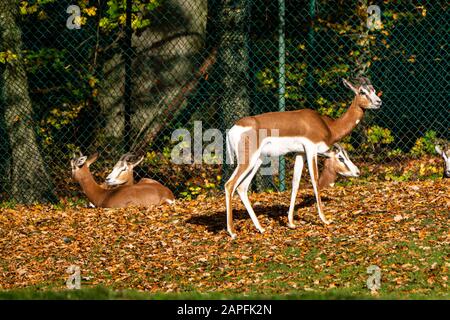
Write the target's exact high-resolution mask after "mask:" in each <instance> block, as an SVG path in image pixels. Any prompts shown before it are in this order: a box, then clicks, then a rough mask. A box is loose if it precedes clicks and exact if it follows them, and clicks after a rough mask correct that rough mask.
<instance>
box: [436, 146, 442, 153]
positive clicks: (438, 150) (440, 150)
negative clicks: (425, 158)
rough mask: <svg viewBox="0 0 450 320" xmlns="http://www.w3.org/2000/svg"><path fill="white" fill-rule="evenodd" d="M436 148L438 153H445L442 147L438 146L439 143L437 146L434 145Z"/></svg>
mask: <svg viewBox="0 0 450 320" xmlns="http://www.w3.org/2000/svg"><path fill="white" fill-rule="evenodd" d="M434 150H435V151H436V152H437V153H439V154H443V152H442V149H441V147H440V146H438V145H435V146H434Z"/></svg>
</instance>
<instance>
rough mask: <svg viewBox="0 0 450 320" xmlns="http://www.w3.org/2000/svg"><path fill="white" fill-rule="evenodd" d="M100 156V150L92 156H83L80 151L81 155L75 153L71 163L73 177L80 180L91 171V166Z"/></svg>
mask: <svg viewBox="0 0 450 320" xmlns="http://www.w3.org/2000/svg"><path fill="white" fill-rule="evenodd" d="M97 158H98V152H96V153H94V154H93V155H91V156H90V157H88V156H83V154H82V153H81V152H80V155H79V156H77V155H75V154H74V155H73V158H72V159H71V160H70V165H71V166H72V178H74V179H75V180H77V181H78V180H79V179H80V178H82V177H83V175H85V174H86V173H88V172H89V166H90V165H91V164H92V163H94V162H95V161H96V160H97Z"/></svg>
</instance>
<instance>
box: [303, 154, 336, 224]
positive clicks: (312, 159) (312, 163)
mask: <svg viewBox="0 0 450 320" xmlns="http://www.w3.org/2000/svg"><path fill="white" fill-rule="evenodd" d="M306 158H307V161H308V170H309V174H310V176H311V183H312V186H313V190H314V195H315V196H316V202H317V210H318V211H319V217H320V219H321V220H322V221H323V223H325V224H330V223H331V222H330V221H328V220H327V218H326V217H325V215H324V214H323V212H322V201H321V200H320V194H319V190H318V188H317V182H318V180H319V170H318V168H317V152H315V151H314V152H313V151H309V152H308V150H307V153H306Z"/></svg>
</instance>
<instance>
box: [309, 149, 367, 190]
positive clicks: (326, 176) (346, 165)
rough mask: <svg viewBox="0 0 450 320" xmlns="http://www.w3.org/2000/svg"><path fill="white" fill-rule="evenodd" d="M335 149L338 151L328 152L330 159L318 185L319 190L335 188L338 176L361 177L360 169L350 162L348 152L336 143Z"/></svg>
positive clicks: (326, 162)
mask: <svg viewBox="0 0 450 320" xmlns="http://www.w3.org/2000/svg"><path fill="white" fill-rule="evenodd" d="M333 147H334V148H336V150H331V151H330V152H328V158H327V159H326V160H325V162H324V164H323V169H322V172H321V173H320V177H319V182H318V184H317V187H318V188H319V190H323V189H325V188H328V187H333V186H334V183H335V181H336V179H337V175H338V174H340V175H341V176H344V177H359V169H358V167H357V166H356V165H355V164H354V163H353V162H352V160H350V158H349V156H348V154H347V151H346V150H345V149H344V148H343V147H342V146H341V145H340V144H338V143H335V144H334V146H333ZM334 148H333V149H334Z"/></svg>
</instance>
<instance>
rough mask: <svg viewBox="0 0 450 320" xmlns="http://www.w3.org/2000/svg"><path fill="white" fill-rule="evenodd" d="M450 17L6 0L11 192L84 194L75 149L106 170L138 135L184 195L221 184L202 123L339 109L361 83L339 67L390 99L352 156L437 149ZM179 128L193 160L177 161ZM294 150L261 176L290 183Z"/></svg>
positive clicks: (5, 115) (382, 157)
mask: <svg viewBox="0 0 450 320" xmlns="http://www.w3.org/2000/svg"><path fill="white" fill-rule="evenodd" d="M448 30H449V15H448V4H447V2H446V1H393V0H392V1H391V0H385V1H374V3H371V2H370V1H325V0H304V1H300V0H295V1H294V0H278V1H276V0H138V1H131V0H109V1H106V0H105V1H104V0H96V1H93V0H92V1H89V0H73V1H65V0H58V1H56V0H45V1H42V0H24V1H15V0H4V1H2V2H1V3H0V33H1V37H0V74H1V80H0V90H1V95H0V105H1V117H0V131H1V133H0V138H1V141H0V148H1V152H0V177H1V184H0V192H1V195H2V197H1V200H2V201H5V200H14V201H18V202H24V203H30V202H36V201H38V202H41V201H46V200H52V201H53V200H57V199H58V198H61V197H73V196H77V195H79V187H78V186H77V185H76V184H75V183H74V182H73V181H72V179H71V169H70V159H71V157H72V154H73V153H74V152H77V151H82V152H83V153H84V154H90V153H93V152H94V151H99V152H100V157H99V160H98V161H97V163H96V164H95V165H93V166H92V168H91V169H92V171H93V172H94V174H95V176H96V179H97V181H98V182H99V183H100V182H102V179H104V178H105V176H106V173H107V172H108V171H109V170H110V169H111V168H112V166H113V165H114V163H115V162H116V161H117V160H118V159H119V157H120V156H121V155H122V154H123V153H125V152H129V151H131V152H134V153H136V154H145V161H144V162H143V163H142V164H141V165H140V166H139V168H136V174H137V175H138V176H139V177H143V176H146V177H151V178H154V179H156V180H158V181H160V182H162V183H163V184H165V185H166V186H168V187H169V188H170V189H172V190H173V191H174V192H175V193H176V194H177V195H178V196H180V197H191V196H195V195H196V194H198V193H202V192H206V191H215V190H218V189H219V188H220V186H221V184H222V182H223V180H224V178H222V176H223V173H224V171H223V168H222V166H221V165H220V163H221V160H222V159H220V161H216V162H217V164H214V161H212V162H213V163H212V164H211V161H210V162H209V163H210V164H205V163H202V164H198V163H196V162H195V163H194V160H195V157H196V155H194V151H195V150H194V149H195V148H194V146H195V145H196V144H197V146H198V144H200V146H203V147H206V146H207V145H208V144H209V143H210V141H207V139H206V137H205V135H204V133H205V132H206V131H207V130H208V129H211V128H217V129H220V130H221V132H223V133H225V130H226V129H227V128H230V127H231V126H232V125H233V122H234V121H236V120H238V119H239V118H241V117H243V116H246V115H254V114H259V113H263V112H267V111H279V110H281V111H282V110H295V109H299V108H313V109H316V110H318V111H319V112H321V113H322V114H326V115H329V116H331V117H334V118H335V117H338V116H340V115H342V114H343V113H344V112H345V110H346V108H348V106H349V105H350V103H351V100H352V98H353V96H352V95H353V94H352V92H350V91H349V90H348V89H346V88H345V87H344V86H343V85H342V79H343V78H347V79H351V78H354V77H356V76H361V75H364V76H367V77H369V78H370V79H371V80H372V83H373V85H374V86H375V89H376V90H377V91H381V92H382V100H383V106H382V108H381V109H380V110H375V111H370V112H368V113H367V114H366V115H365V117H364V120H363V121H362V122H361V123H360V124H359V125H358V126H357V128H356V129H355V130H354V131H353V132H352V134H351V136H349V137H347V138H345V139H344V140H343V144H344V146H345V147H346V148H347V149H348V150H349V153H350V155H351V157H352V159H353V160H354V162H355V163H357V164H359V165H366V164H367V165H368V166H369V167H368V168H370V165H371V164H377V165H379V164H385V163H391V164H392V163H393V164H395V165H400V164H401V163H402V162H403V161H404V160H405V159H410V158H421V157H427V155H431V154H432V152H433V143H434V140H435V139H437V138H444V139H448V138H449V123H450V122H449V120H450V119H449V118H450V117H449V115H450V113H449V108H448V102H447V101H448V98H449V92H450V91H449V77H448V69H449V68H448V67H449V59H448V58H449V57H448V52H449V50H448V49H449V48H448ZM197 121H199V122H197ZM194 124H196V125H194ZM199 124H200V125H199ZM181 128H185V129H186V130H187V131H185V132H186V133H190V134H191V136H190V138H191V141H192V144H191V145H189V143H187V144H186V145H185V146H184V147H186V148H187V150H191V151H192V154H193V156H192V158H191V160H192V164H181V165H177V164H174V163H173V161H171V154H172V153H173V150H174V147H175V146H177V145H178V144H179V143H180V142H179V141H174V139H173V136H172V133H173V132H174V130H175V129H181ZM199 132H200V133H199ZM199 137H200V142H199V141H198V138H199ZM202 137H203V139H202ZM194 140H195V141H194ZM202 140H203V141H202ZM222 142H223V141H222ZM222 142H221V143H222ZM185 143H186V141H185ZM191 147H192V148H191ZM186 148H185V150H186ZM197 156H198V155H197ZM214 156H215V157H219V156H220V157H222V155H220V154H216V155H213V157H214ZM200 159H201V155H200ZM216 160H217V159H216ZM291 166H292V164H291V159H290V157H286V161H285V162H284V161H282V162H281V163H280V170H281V171H280V172H281V174H279V175H275V176H270V177H265V176H260V177H258V178H257V179H256V181H257V186H258V188H259V189H263V190H264V189H278V188H280V186H281V189H283V188H284V186H285V184H288V182H286V183H285V180H286V181H288V179H289V174H290V171H291V170H290V168H291ZM284 172H285V173H286V174H287V177H285V175H284ZM367 172H368V174H376V172H372V171H371V170H370V169H368V171H367ZM226 175H227V172H225V176H226Z"/></svg>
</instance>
